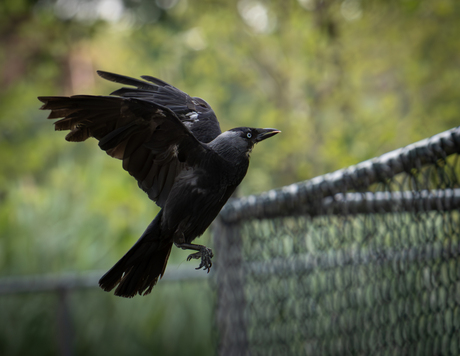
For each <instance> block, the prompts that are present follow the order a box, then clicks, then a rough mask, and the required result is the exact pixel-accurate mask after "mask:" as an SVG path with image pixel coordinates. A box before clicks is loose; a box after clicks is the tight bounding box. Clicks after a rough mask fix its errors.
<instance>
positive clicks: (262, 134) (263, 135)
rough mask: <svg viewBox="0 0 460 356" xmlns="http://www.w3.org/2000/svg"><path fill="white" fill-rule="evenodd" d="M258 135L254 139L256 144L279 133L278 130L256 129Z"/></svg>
mask: <svg viewBox="0 0 460 356" xmlns="http://www.w3.org/2000/svg"><path fill="white" fill-rule="evenodd" d="M257 131H258V132H259V134H258V135H257V137H256V142H260V141H263V140H265V139H266V138H269V137H272V136H275V135H276V134H277V133H280V132H281V131H280V130H277V129H258V130H257Z"/></svg>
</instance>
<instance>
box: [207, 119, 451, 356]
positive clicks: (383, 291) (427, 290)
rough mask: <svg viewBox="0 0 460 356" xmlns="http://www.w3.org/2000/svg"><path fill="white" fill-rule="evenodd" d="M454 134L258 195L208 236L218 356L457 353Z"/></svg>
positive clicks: (233, 208)
mask: <svg viewBox="0 0 460 356" xmlns="http://www.w3.org/2000/svg"><path fill="white" fill-rule="evenodd" d="M459 152H460V128H455V129H452V130H450V131H446V132H443V133H441V134H439V135H436V136H434V137H432V138H430V139H427V140H423V141H420V142H418V143H416V144H413V145H410V146H408V147H406V148H403V149H400V150H396V151H393V152H390V153H388V154H386V155H383V156H381V157H378V158H375V159H373V160H369V161H366V162H363V163H361V164H358V165H356V166H353V167H349V168H347V169H344V170H340V171H337V172H334V173H332V174H328V175H325V176H321V177H317V178H315V179H312V180H310V181H307V182H303V183H299V184H294V185H291V186H288V187H284V188H282V189H279V190H273V191H269V192H267V193H264V194H262V195H260V196H250V197H245V198H241V199H237V200H233V201H231V202H230V203H229V204H227V206H226V207H225V208H224V210H223V211H222V213H221V216H220V221H219V224H218V226H217V227H216V228H215V230H214V234H215V242H214V246H215V254H216V257H218V258H217V260H216V266H215V267H216V274H215V281H216V284H217V288H218V298H217V312H216V321H217V326H218V330H219V353H220V354H222V355H249V354H251V355H459V354H460V261H459V255H460V214H459V211H458V208H459V206H460V186H459V177H460V167H459V155H458V153H459Z"/></svg>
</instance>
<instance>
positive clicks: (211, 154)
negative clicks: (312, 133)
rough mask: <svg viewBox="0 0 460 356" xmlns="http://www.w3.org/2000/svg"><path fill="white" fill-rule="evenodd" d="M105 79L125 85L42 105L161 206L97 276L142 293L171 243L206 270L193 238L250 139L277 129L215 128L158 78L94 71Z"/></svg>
mask: <svg viewBox="0 0 460 356" xmlns="http://www.w3.org/2000/svg"><path fill="white" fill-rule="evenodd" d="M98 74H99V75H100V76H101V77H102V78H104V79H107V80H110V81H113V82H116V83H121V84H124V85H128V86H131V87H122V88H121V89H118V90H116V91H114V92H113V93H112V94H111V96H92V95H75V96H70V97H62V96H42V97H39V98H38V99H39V100H40V101H42V102H43V103H44V105H43V106H42V107H41V109H42V110H51V113H50V114H49V116H48V118H49V119H58V118H60V120H58V121H56V122H55V129H56V130H69V131H70V132H69V133H68V134H67V136H66V140H67V141H71V142H81V141H85V140H86V139H87V138H89V137H94V138H95V139H97V140H98V141H99V147H100V148H101V149H102V150H104V151H106V152H107V154H108V155H109V156H112V157H114V158H118V159H120V160H122V161H123V169H125V170H126V171H128V172H129V174H131V175H132V176H133V177H134V178H136V180H137V181H138V184H139V187H140V188H141V189H142V190H143V191H145V192H146V193H147V194H148V196H149V198H150V199H151V200H153V201H154V202H156V203H157V205H158V206H160V207H161V210H160V212H159V213H158V215H157V216H156V217H155V219H154V220H153V221H152V222H151V223H150V225H149V226H148V227H147V229H146V230H145V232H144V233H143V234H142V236H141V237H140V238H139V240H138V241H137V242H136V243H135V244H134V246H133V247H132V248H131V249H130V250H129V251H128V252H127V253H126V254H125V255H124V256H123V257H122V258H121V259H120V260H119V261H118V262H117V263H116V264H115V265H114V266H113V267H112V268H111V269H110V270H109V271H108V272H107V273H106V274H105V275H104V276H103V277H102V278H101V279H100V281H99V285H100V286H101V288H103V289H104V290H105V291H111V290H112V289H113V288H115V287H116V286H117V285H118V287H117V288H116V290H115V295H118V296H122V297H133V296H135V295H136V294H137V293H138V294H140V295H142V294H143V295H146V294H148V293H150V292H151V291H152V288H153V286H154V285H155V284H156V283H157V281H158V279H159V278H161V277H162V276H163V274H164V271H165V268H166V263H167V261H168V257H169V254H170V252H171V248H172V245H173V243H174V244H175V245H176V246H177V247H179V248H182V249H190V250H195V251H197V252H196V253H193V254H191V255H189V256H188V258H187V260H188V261H189V260H191V259H192V258H196V259H201V263H200V265H199V267H198V268H197V269H200V268H203V269H205V270H207V271H208V272H209V269H210V268H211V266H212V262H211V258H212V257H213V254H212V251H211V249H209V248H207V247H205V246H201V245H196V244H192V241H193V240H194V239H195V238H197V237H199V236H201V235H202V234H203V233H204V231H205V230H206V229H207V228H208V226H209V225H210V224H211V222H212V221H213V220H214V219H215V218H216V216H217V215H218V213H219V212H220V210H221V209H222V207H223V206H224V204H225V203H226V202H227V200H228V199H229V197H230V196H231V195H232V193H233V192H234V191H235V189H236V187H237V186H238V185H239V184H240V183H241V181H242V180H243V178H244V176H245V175H246V172H247V169H248V166H249V155H250V153H251V150H252V148H253V147H254V145H255V144H256V143H258V142H260V141H262V140H265V139H266V138H269V137H272V136H273V135H275V134H277V133H279V132H280V131H278V130H276V129H260V128H251V127H238V128H235V129H232V130H229V131H226V132H221V130H220V126H219V122H218V121H217V118H216V116H215V114H214V111H213V110H212V109H211V107H210V106H209V105H208V103H206V102H205V101H204V100H203V99H200V98H197V97H190V96H189V95H187V94H186V93H184V92H182V91H181V90H179V89H177V88H175V87H173V86H172V85H169V84H168V83H165V82H164V81H162V80H160V79H157V78H154V77H150V76H142V79H144V80H139V79H134V78H130V77H126V76H123V75H118V74H114V73H108V72H102V71H98Z"/></svg>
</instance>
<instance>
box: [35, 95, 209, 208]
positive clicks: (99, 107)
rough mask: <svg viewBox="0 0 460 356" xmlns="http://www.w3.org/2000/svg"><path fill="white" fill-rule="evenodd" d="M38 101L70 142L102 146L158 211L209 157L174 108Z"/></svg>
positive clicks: (103, 99)
mask: <svg viewBox="0 0 460 356" xmlns="http://www.w3.org/2000/svg"><path fill="white" fill-rule="evenodd" d="M39 100H40V101H42V102H43V103H44V105H43V106H42V107H41V109H43V110H51V113H50V115H49V117H48V118H49V119H57V118H61V120H58V121H56V122H55V128H56V130H70V133H69V134H68V135H67V136H66V140H68V141H77V142H79V141H84V140H86V139H87V138H89V137H94V138H96V139H97V140H99V146H100V148H101V149H103V150H104V151H106V152H107V154H109V155H110V156H112V157H115V158H118V159H121V160H123V168H124V169H125V170H126V171H128V172H129V173H130V174H131V175H132V176H134V177H135V178H136V179H137V181H138V183H139V187H140V188H142V189H143V190H144V191H145V192H146V193H147V194H148V195H149V197H150V198H151V199H152V200H153V201H155V202H156V203H157V204H158V205H159V206H160V207H163V206H164V204H165V202H166V199H167V197H168V195H169V192H170V190H171V187H172V185H173V184H174V181H175V179H176V177H177V175H178V174H179V173H180V172H181V171H182V170H183V169H185V168H186V167H187V166H194V165H196V164H198V163H199V158H200V157H203V156H206V153H207V152H209V149H208V147H207V145H206V144H203V143H202V142H200V141H198V140H197V139H196V138H195V136H194V135H193V134H192V133H191V132H190V130H189V129H188V128H187V127H186V126H185V125H184V123H183V122H182V121H181V120H180V119H179V118H178V116H177V115H176V114H175V113H174V112H173V111H172V110H171V109H170V108H168V107H165V106H163V105H160V104H158V103H155V102H153V101H151V100H149V101H146V100H142V99H138V98H130V97H112V96H90V95H76V96H71V97H39Z"/></svg>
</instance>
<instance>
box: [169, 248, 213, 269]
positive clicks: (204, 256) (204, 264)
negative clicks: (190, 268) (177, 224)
mask: <svg viewBox="0 0 460 356" xmlns="http://www.w3.org/2000/svg"><path fill="white" fill-rule="evenodd" d="M175 245H176V246H177V247H179V248H181V249H183V250H196V251H198V252H195V253H192V254H191V255H189V256H188V257H187V261H190V260H191V259H199V258H201V263H200V265H199V266H198V267H197V268H195V269H201V268H203V269H204V270H208V273H209V271H210V269H211V267H212V261H211V258H212V257H213V256H214V255H213V253H212V250H211V249H210V248H208V247H206V246H203V245H195V244H187V243H175Z"/></svg>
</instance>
